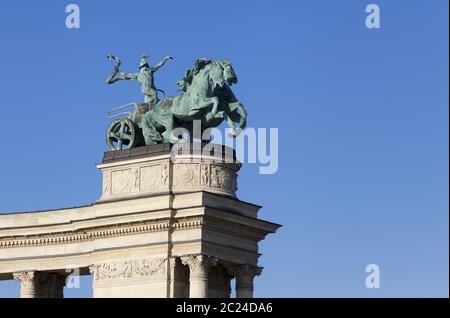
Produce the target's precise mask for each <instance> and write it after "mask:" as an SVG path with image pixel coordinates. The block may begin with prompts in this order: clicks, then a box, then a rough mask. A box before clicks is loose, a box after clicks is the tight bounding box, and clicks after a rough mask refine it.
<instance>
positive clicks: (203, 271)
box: [181, 255, 217, 298]
mask: <svg viewBox="0 0 450 318" xmlns="http://www.w3.org/2000/svg"><path fill="white" fill-rule="evenodd" d="M181 262H182V263H183V264H184V265H188V266H189V297H190V298H207V297H208V272H209V268H210V267H211V266H214V265H216V263H217V260H216V259H215V258H214V257H211V256H207V255H188V256H183V257H181Z"/></svg>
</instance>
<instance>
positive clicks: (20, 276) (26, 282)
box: [13, 272, 39, 298]
mask: <svg viewBox="0 0 450 318" xmlns="http://www.w3.org/2000/svg"><path fill="white" fill-rule="evenodd" d="M13 277H14V279H16V280H19V281H20V298H38V297H39V282H38V274H37V273H36V272H19V273H14V274H13Z"/></svg>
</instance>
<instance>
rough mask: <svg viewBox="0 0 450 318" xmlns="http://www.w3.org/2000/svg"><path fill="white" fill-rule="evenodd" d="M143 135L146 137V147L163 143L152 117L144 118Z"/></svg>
mask: <svg viewBox="0 0 450 318" xmlns="http://www.w3.org/2000/svg"><path fill="white" fill-rule="evenodd" d="M147 114H149V113H147ZM142 134H143V135H144V140H145V144H146V145H154V144H157V143H161V142H162V141H163V140H162V138H161V135H160V134H159V132H158V131H157V130H156V128H155V125H154V124H153V122H152V121H151V118H150V116H144V118H142Z"/></svg>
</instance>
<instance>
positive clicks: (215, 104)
mask: <svg viewBox="0 0 450 318" xmlns="http://www.w3.org/2000/svg"><path fill="white" fill-rule="evenodd" d="M211 101H212V108H211V110H210V111H209V112H208V113H207V114H206V115H205V119H206V122H207V123H208V122H210V121H211V120H213V119H214V116H216V114H217V109H218V108H219V98H218V97H211Z"/></svg>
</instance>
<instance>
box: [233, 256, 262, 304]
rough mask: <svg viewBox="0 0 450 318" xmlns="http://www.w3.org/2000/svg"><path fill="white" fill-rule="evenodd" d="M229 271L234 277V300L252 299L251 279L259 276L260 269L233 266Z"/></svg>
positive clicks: (247, 266)
mask: <svg viewBox="0 0 450 318" xmlns="http://www.w3.org/2000/svg"><path fill="white" fill-rule="evenodd" d="M230 271H231V273H232V274H233V275H234V276H235V277H236V298H253V279H254V278H255V276H259V275H261V272H262V267H258V266H253V265H246V264H244V265H235V266H232V267H231V268H230Z"/></svg>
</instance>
